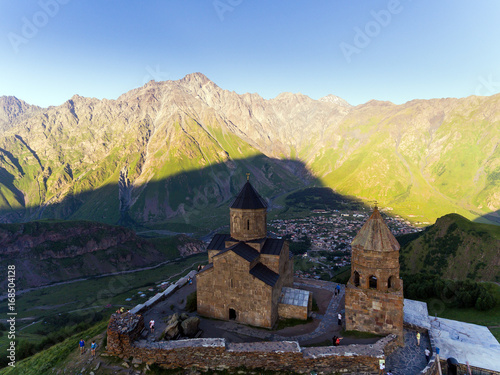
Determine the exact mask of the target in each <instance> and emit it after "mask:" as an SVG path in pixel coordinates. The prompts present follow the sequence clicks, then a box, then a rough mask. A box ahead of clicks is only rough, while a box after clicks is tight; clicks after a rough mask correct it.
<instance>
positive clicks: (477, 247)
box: [398, 214, 500, 282]
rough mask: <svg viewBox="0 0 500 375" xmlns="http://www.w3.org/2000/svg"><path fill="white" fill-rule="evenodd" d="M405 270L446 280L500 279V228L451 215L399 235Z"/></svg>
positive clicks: (402, 264)
mask: <svg viewBox="0 0 500 375" xmlns="http://www.w3.org/2000/svg"><path fill="white" fill-rule="evenodd" d="M398 240H399V241H400V243H401V245H402V247H401V253H400V264H401V271H402V272H404V273H407V274H418V273H421V272H426V273H429V274H435V275H439V276H440V277H442V278H445V279H456V280H465V279H466V278H470V279H472V280H476V281H495V282H499V281H500V227H499V226H496V225H489V224H481V223H474V222H471V221H469V220H467V219H466V218H464V217H462V216H460V215H457V214H449V215H446V216H443V217H441V218H439V219H438V220H437V221H436V223H435V224H434V225H432V226H430V227H428V228H427V229H426V230H425V231H423V232H420V233H419V234H410V235H406V236H402V237H399V238H398Z"/></svg>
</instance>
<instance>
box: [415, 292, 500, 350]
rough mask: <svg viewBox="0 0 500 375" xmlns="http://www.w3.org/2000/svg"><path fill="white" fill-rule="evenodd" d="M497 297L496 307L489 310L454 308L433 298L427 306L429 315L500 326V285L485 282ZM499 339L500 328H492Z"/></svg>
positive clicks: (428, 301)
mask: <svg viewBox="0 0 500 375" xmlns="http://www.w3.org/2000/svg"><path fill="white" fill-rule="evenodd" d="M485 284H486V285H487V287H488V288H490V290H491V291H493V294H494V296H495V299H496V302H497V304H496V307H494V308H493V309H491V310H487V311H478V310H476V309H474V308H466V309H460V308H453V307H449V306H448V305H447V304H445V303H444V302H443V301H441V300H439V299H436V298H432V299H428V300H426V301H425V302H427V308H428V310H429V316H435V315H437V316H438V317H440V318H445V319H452V320H459V321H462V322H466V323H472V324H478V325H482V326H487V327H488V326H500V308H499V306H500V286H499V285H497V284H493V283H485ZM490 331H491V332H492V333H493V335H494V336H495V337H496V339H497V340H499V341H500V329H499V328H493V329H490Z"/></svg>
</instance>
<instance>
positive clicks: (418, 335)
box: [417, 332, 420, 346]
mask: <svg viewBox="0 0 500 375" xmlns="http://www.w3.org/2000/svg"><path fill="white" fill-rule="evenodd" d="M417 345H418V346H420V332H417Z"/></svg>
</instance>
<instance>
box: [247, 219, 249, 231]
mask: <svg viewBox="0 0 500 375" xmlns="http://www.w3.org/2000/svg"><path fill="white" fill-rule="evenodd" d="M247 230H250V220H247Z"/></svg>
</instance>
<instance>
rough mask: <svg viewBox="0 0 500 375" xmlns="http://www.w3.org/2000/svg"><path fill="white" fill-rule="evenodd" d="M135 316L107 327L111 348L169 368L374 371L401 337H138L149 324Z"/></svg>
mask: <svg viewBox="0 0 500 375" xmlns="http://www.w3.org/2000/svg"><path fill="white" fill-rule="evenodd" d="M133 315H134V314H123V315H117V316H114V317H113V318H112V320H111V321H110V323H109V325H108V352H109V353H111V354H114V355H122V356H125V357H130V356H132V357H134V358H135V359H136V360H138V361H140V362H143V363H149V364H152V363H157V364H159V365H161V366H162V367H165V368H190V367H192V366H195V367H198V368H201V369H212V370H218V369H219V370H220V369H223V368H237V367H239V366H245V367H247V368H254V369H267V370H278V371H279V370H281V371H296V372H301V373H310V371H311V370H316V371H322V372H324V373H329V374H335V373H356V374H373V373H376V372H377V366H378V363H379V359H382V358H385V355H384V349H385V347H386V346H388V345H390V344H391V342H393V341H394V340H395V339H396V337H395V336H394V335H389V336H387V337H385V338H383V339H381V340H379V341H377V342H376V343H375V344H372V345H349V346H338V347H333V346H325V347H317V348H302V347H300V345H299V344H298V342H296V341H277V342H257V343H226V342H225V340H224V339H222V338H213V339H210V338H206V339H190V340H175V341H160V342H148V341H145V340H142V341H134V340H135V339H136V338H137V336H138V334H139V333H140V331H141V330H142V328H143V325H144V322H143V321H142V317H141V316H137V315H135V317H134V316H133ZM123 320H124V321H123ZM120 327H121V328H120ZM141 327H142V328H141ZM124 328H126V329H124Z"/></svg>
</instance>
